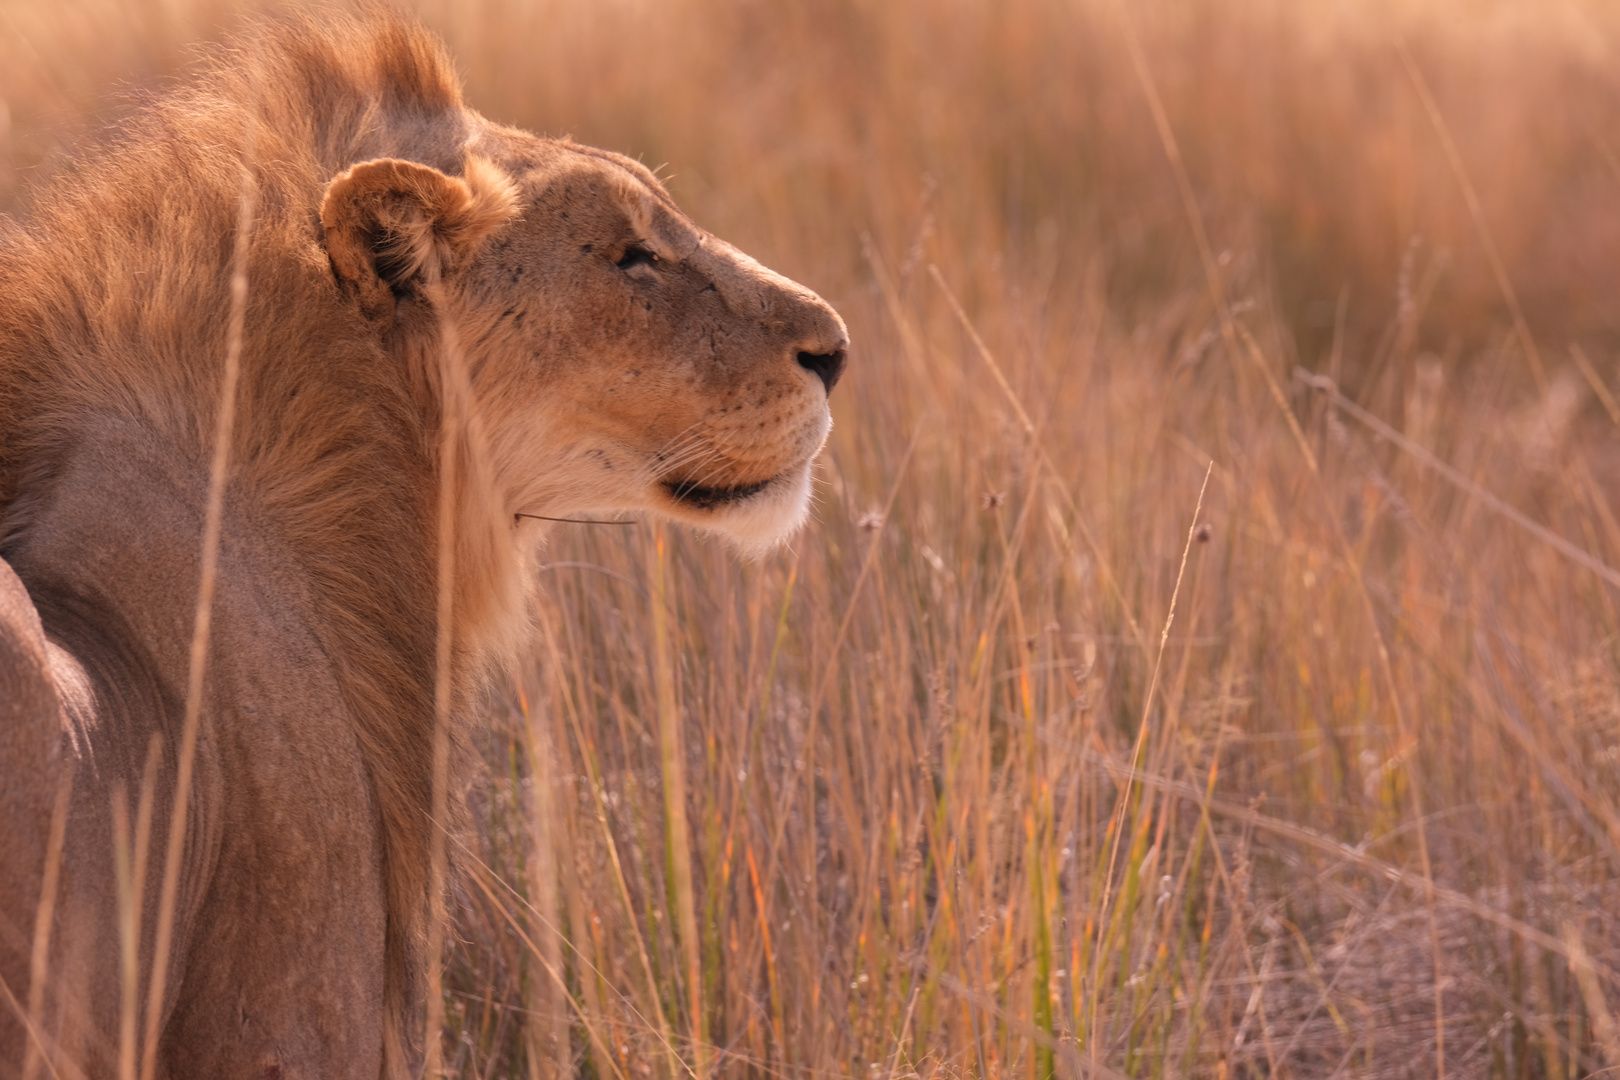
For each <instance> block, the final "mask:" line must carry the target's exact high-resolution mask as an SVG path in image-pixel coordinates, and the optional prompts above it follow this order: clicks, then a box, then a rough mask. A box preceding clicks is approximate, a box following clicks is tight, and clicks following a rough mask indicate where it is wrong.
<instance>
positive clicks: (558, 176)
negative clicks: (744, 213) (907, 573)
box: [458, 144, 848, 555]
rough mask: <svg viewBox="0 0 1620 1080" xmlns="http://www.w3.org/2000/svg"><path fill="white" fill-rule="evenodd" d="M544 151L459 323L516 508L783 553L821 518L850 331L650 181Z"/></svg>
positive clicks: (613, 161)
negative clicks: (625, 522) (660, 524)
mask: <svg viewBox="0 0 1620 1080" xmlns="http://www.w3.org/2000/svg"><path fill="white" fill-rule="evenodd" d="M524 149H525V150H526V151H527V155H526V156H527V157H528V159H529V160H530V161H532V160H533V154H534V147H533V146H526V147H525V148H524ZM546 149H547V150H549V151H550V153H549V154H548V155H547V156H546V157H543V158H542V159H541V164H540V165H538V166H531V167H530V169H529V170H528V171H527V174H526V175H524V174H519V176H518V177H517V182H518V186H519V190H520V192H521V195H520V199H521V203H522V206H523V210H522V213H521V216H520V217H518V218H516V219H515V220H513V221H512V222H511V223H509V224H508V225H507V226H505V227H504V228H503V230H502V231H501V232H500V233H499V234H498V235H497V236H496V237H495V238H494V239H493V240H492V242H491V243H490V244H489V245H488V247H487V249H486V251H485V252H484V253H483V255H482V256H481V257H480V259H479V260H478V262H477V263H476V264H475V265H473V266H472V267H469V269H468V271H467V274H466V278H465V287H464V289H462V290H461V297H462V300H461V303H460V304H459V305H458V306H460V307H461V308H462V310H463V311H464V312H465V313H466V314H465V315H464V317H463V319H461V320H458V321H462V322H464V323H465V324H467V329H466V330H464V331H463V333H462V335H461V336H462V339H463V340H467V341H476V342H478V343H479V344H478V347H477V349H476V351H475V352H474V353H473V354H472V355H470V356H469V361H470V362H471V366H472V369H473V370H474V371H475V372H476V385H475V388H474V393H475V398H476V400H477V404H478V412H479V414H480V416H481V417H482V418H483V422H484V424H485V425H486V430H487V432H488V440H489V447H490V450H491V457H492V461H493V473H494V476H495V478H496V482H497V484H498V486H499V489H500V491H501V492H502V498H503V499H504V500H505V501H506V502H507V503H508V504H509V505H508V509H509V510H510V512H511V513H512V514H513V515H522V514H536V515H544V516H547V517H571V516H599V515H603V514H614V513H624V512H631V513H647V514H652V515H655V516H660V517H664V518H667V519H672V520H676V521H680V522H683V523H685V524H688V525H691V526H694V527H696V528H698V529H700V530H702V531H705V532H709V533H713V534H716V535H719V536H722V537H724V538H726V539H728V540H729V541H730V542H731V543H732V544H733V545H734V546H735V547H737V548H738V549H739V550H740V551H741V552H743V553H745V554H747V555H758V554H760V553H763V552H765V551H767V550H769V549H770V548H772V547H774V546H775V545H777V544H779V543H781V542H782V541H783V540H785V539H786V538H787V537H789V536H791V535H792V534H793V533H794V532H795V531H796V530H798V529H799V527H800V526H802V525H803V523H804V521H805V518H806V516H807V514H808V512H809V506H810V495H811V472H812V468H813V462H814V459H815V457H816V455H817V454H818V453H819V452H820V450H821V448H822V445H823V444H824V443H825V441H826V438H827V435H828V432H829V431H830V430H831V426H832V419H831V414H830V412H829V410H828V404H827V401H828V393H829V391H830V389H831V386H832V384H833V382H834V381H836V379H837V376H838V374H839V371H840V370H841V368H842V363H843V354H844V350H845V349H846V348H847V345H848V337H847V332H846V330H845V328H844V324H843V322H842V321H841V320H840V319H839V317H838V315H837V314H836V313H835V312H834V311H833V309H832V308H831V307H829V306H828V305H827V304H826V303H825V302H823V301H822V300H821V299H820V298H819V297H817V296H816V295H815V294H814V293H812V292H810V291H809V290H808V289H805V288H804V287H803V286H800V285H798V284H796V283H794V282H792V281H790V280H788V279H786V278H784V277H781V276H780V275H777V274H775V273H773V272H772V271H770V270H768V269H766V268H765V267H763V266H760V265H759V264H758V263H757V262H755V261H754V260H752V259H750V258H749V257H748V256H746V255H744V254H742V253H741V252H739V251H737V250H736V249H734V248H732V247H730V246H729V245H727V244H725V243H723V242H721V241H719V240H716V239H715V238H714V237H712V236H709V235H707V234H705V233H703V232H702V231H701V230H699V229H697V228H696V226H694V225H693V224H692V223H691V222H690V221H689V220H687V219H686V218H685V216H684V215H682V214H681V213H680V212H679V211H678V210H677V209H675V207H674V204H673V203H672V202H671V201H670V200H669V197H668V195H667V194H665V193H664V192H663V190H662V188H661V187H659V186H658V185H657V181H656V180H654V179H653V178H652V177H651V175H650V174H648V173H646V170H644V169H641V168H640V166H638V165H636V164H635V163H633V162H629V161H627V160H625V159H622V158H618V157H617V156H612V155H604V154H602V153H600V152H597V151H591V152H588V153H587V152H583V151H581V150H578V149H576V148H573V147H571V146H567V145H560V144H546ZM498 160H499V159H497V162H498ZM514 171H516V170H514ZM513 282H521V283H523V284H524V285H526V286H528V287H527V288H526V289H525V290H524V291H523V296H524V297H526V298H527V299H526V300H525V299H520V300H519V301H517V302H514V301H513V298H512V292H511V289H510V285H511V283H513Z"/></svg>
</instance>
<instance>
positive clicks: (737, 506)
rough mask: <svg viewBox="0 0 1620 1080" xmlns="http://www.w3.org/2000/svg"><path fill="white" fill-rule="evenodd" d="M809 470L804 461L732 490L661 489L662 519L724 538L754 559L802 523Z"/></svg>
mask: <svg viewBox="0 0 1620 1080" xmlns="http://www.w3.org/2000/svg"><path fill="white" fill-rule="evenodd" d="M810 469H811V463H810V462H808V461H806V462H805V463H804V464H802V465H798V466H795V467H794V468H792V469H789V470H787V471H786V472H783V473H778V474H777V475H776V476H774V477H772V478H771V479H769V480H766V481H763V482H761V483H757V484H749V485H747V486H746V487H738V488H704V487H697V486H695V485H690V484H672V485H669V486H668V487H667V488H666V489H665V496H666V499H667V503H668V507H669V509H668V510H667V511H665V513H666V515H667V516H669V517H672V518H674V519H675V520H677V521H680V522H683V523H685V524H687V525H692V526H695V527H696V528H698V529H700V530H702V531H703V532H706V533H710V534H713V535H716V536H720V537H723V538H725V539H726V540H727V541H728V542H729V543H730V544H731V545H732V547H733V548H735V549H736V550H737V552H738V553H739V554H741V555H742V556H744V557H745V558H750V559H757V558H759V557H760V556H763V555H765V554H767V553H769V552H770V551H772V550H773V549H774V548H776V547H778V546H780V545H781V544H782V543H783V542H784V541H785V540H787V539H788V538H789V537H791V536H792V535H793V534H794V533H796V532H798V531H799V529H800V528H801V527H802V526H803V525H804V521H805V518H806V517H808V516H809V514H810Z"/></svg>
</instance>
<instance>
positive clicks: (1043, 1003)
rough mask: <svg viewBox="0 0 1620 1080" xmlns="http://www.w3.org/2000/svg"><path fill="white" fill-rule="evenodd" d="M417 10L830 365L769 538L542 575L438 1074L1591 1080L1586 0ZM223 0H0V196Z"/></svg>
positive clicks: (1596, 373)
mask: <svg viewBox="0 0 1620 1080" xmlns="http://www.w3.org/2000/svg"><path fill="white" fill-rule="evenodd" d="M423 11H424V15H425V17H426V18H427V20H428V21H429V22H430V23H431V24H432V25H433V26H435V27H436V28H438V29H439V30H440V31H441V32H442V33H443V34H444V35H445V36H446V38H447V39H448V40H449V41H450V42H451V45H452V48H453V50H454V51H455V52H456V54H457V55H458V57H459V59H460V62H461V63H462V65H463V67H464V70H465V71H466V74H467V79H468V84H469V99H470V100H471V102H472V103H473V105H474V106H475V107H477V108H479V109H480V110H482V111H483V112H485V113H486V114H488V115H490V116H492V117H494V118H497V119H501V120H506V121H511V122H515V123H519V124H522V125H524V126H527V127H530V128H532V129H535V130H539V131H543V132H548V133H565V132H566V133H572V134H573V135H574V136H575V137H577V138H579V139H580V140H582V141H588V142H592V143H597V144H600V145H604V146H608V147H611V148H614V149H619V150H623V151H626V152H628V153H631V154H634V155H638V156H640V157H641V158H642V159H643V160H645V161H647V162H648V163H649V164H659V165H663V167H664V168H663V172H664V174H665V175H667V176H668V177H669V185H670V188H671V190H672V191H673V192H674V194H675V196H676V198H677V199H678V200H680V201H681V202H682V204H683V205H684V206H685V207H686V208H687V209H688V210H689V211H691V213H692V214H693V216H694V217H696V218H697V220H699V221H700V222H702V223H703V224H705V225H707V226H708V227H710V228H712V229H713V230H714V231H715V232H717V233H718V234H720V235H722V236H724V237H726V238H727V239H729V240H731V241H732V242H734V243H736V244H737V245H738V246H740V247H741V248H743V249H744V250H746V251H749V252H750V253H752V254H754V255H756V256H757V257H759V258H760V259H761V260H762V261H763V262H765V263H766V264H767V265H770V266H772V267H774V268H777V269H779V270H781V271H783V272H784V273H787V274H789V275H791V276H793V277H796V278H798V279H800V280H802V281H804V282H806V283H808V284H810V285H811V286H812V287H814V288H816V289H817V290H818V291H820V292H821V293H822V294H823V295H824V296H826V297H827V298H828V299H829V300H831V301H832V302H833V303H834V304H835V306H837V307H838V308H839V309H840V311H842V313H843V314H844V316H845V318H846V319H847V320H848V322H849V325H850V327H851V331H852V333H853V336H854V340H855V343H856V344H855V348H854V353H853V358H852V363H851V370H850V372H849V374H848V376H847V377H846V380H845V381H844V382H843V383H842V384H841V385H840V386H839V388H838V391H837V393H836V394H835V395H834V398H833V409H834V414H835V416H836V419H837V427H836V430H835V431H834V433H833V437H832V441H831V444H830V446H829V448H828V450H827V452H826V454H825V457H824V464H823V467H822V470H821V473H822V476H821V487H820V496H819V502H818V506H817V510H816V512H815V516H814V520H813V522H812V524H811V525H810V527H809V528H808V529H807V530H806V531H805V532H804V534H803V535H802V536H800V537H799V538H798V539H796V540H795V541H794V542H793V544H792V545H791V547H790V548H788V549H786V550H783V551H781V552H779V553H777V554H774V555H772V556H770V557H768V558H765V559H763V560H761V561H759V562H756V563H750V564H739V563H738V562H737V561H736V560H735V559H734V558H733V557H732V556H731V555H729V554H728V553H726V552H725V551H723V550H720V549H719V548H718V547H717V546H715V545H713V544H710V543H706V542H703V541H702V540H700V539H698V538H695V537H692V536H689V535H685V534H678V533H675V532H673V531H669V532H666V533H663V534H662V535H661V534H660V533H659V532H657V531H655V530H654V529H652V528H651V527H648V526H644V525H643V526H638V527H635V528H629V529H614V528H591V527H585V526H566V527H562V528H564V529H566V530H570V531H567V532H564V533H563V534H561V535H560V537H559V539H558V540H557V541H556V542H555V543H554V544H553V545H552V546H551V547H550V548H549V549H548V552H547V555H546V557H547V559H548V563H547V565H546V569H545V570H544V572H543V574H542V583H543V586H544V587H543V590H542V593H541V595H540V597H539V599H538V606H537V612H538V615H537V618H538V621H539V625H540V627H541V631H542V632H541V634H540V638H539V641H540V644H539V647H538V651H537V654H536V656H535V658H534V663H533V666H532V669H531V670H530V671H529V672H528V673H527V674H526V677H525V678H524V679H523V680H522V683H521V686H519V687H517V688H513V689H512V690H511V691H510V692H503V693H502V695H500V696H499V698H498V699H497V700H496V701H494V702H493V703H492V710H491V711H492V723H491V725H490V727H489V728H488V730H487V734H485V735H484V736H481V738H482V745H483V748H484V753H485V759H486V761H487V763H488V766H489V770H488V776H487V777H486V778H485V780H484V781H483V782H482V783H481V784H480V785H479V787H478V789H477V790H476V791H475V792H474V793H473V803H474V809H475V815H476V818H477V821H478V825H479V831H478V833H477V835H476V836H470V837H468V838H467V839H466V842H465V845H464V847H463V848H462V850H460V852H459V853H458V861H459V863H460V865H461V871H462V872H461V876H460V879H459V880H460V884H459V886H458V894H457V896H458V907H459V922H458V926H457V930H458V935H459V938H460V942H459V944H458V945H457V946H456V948H455V952H454V957H453V961H452V968H451V978H450V980H449V982H450V989H449V990H448V991H447V996H448V1002H447V1016H448V1022H449V1030H448V1031H447V1033H446V1060H447V1062H448V1063H449V1064H450V1065H451V1067H452V1068H453V1070H454V1073H455V1075H457V1076H464V1077H469V1078H470V1077H489V1076H534V1077H550V1076H557V1075H576V1074H578V1075H591V1076H595V1077H599V1078H603V1080H606V1078H608V1077H626V1078H629V1077H640V1076H673V1075H678V1074H679V1075H693V1074H696V1075H700V1076H710V1075H725V1076H784V1077H788V1076H791V1077H805V1078H809V1077H812V1076H824V1075H842V1076H861V1077H868V1078H872V1080H897V1078H902V1077H912V1076H919V1077H953V1076H962V1075H971V1076H981V1075H982V1076H986V1077H1028V1078H1034V1080H1040V1078H1044V1077H1047V1076H1050V1075H1054V1074H1055V1075H1058V1076H1064V1077H1070V1076H1094V1075H1095V1076H1103V1077H1110V1076H1120V1075H1124V1076H1132V1077H1235V1076H1262V1075H1265V1076H1291V1077H1329V1076H1341V1077H1350V1076H1377V1077H1417V1078H1427V1077H1435V1076H1449V1077H1482V1076H1501V1077H1549V1078H1552V1077H1575V1076H1584V1075H1596V1074H1599V1073H1603V1072H1604V1070H1607V1069H1613V1068H1616V1067H1620V1026H1617V1025H1620V1021H1617V1020H1616V1014H1615V1010H1616V1009H1620V925H1617V922H1616V916H1617V914H1620V771H1617V770H1620V636H1617V635H1620V572H1617V571H1616V570H1615V569H1613V567H1616V566H1620V521H1617V517H1620V500H1617V497H1616V494H1617V491H1620V488H1617V483H1620V455H1617V453H1616V446H1617V438H1620V432H1617V430H1616V427H1617V425H1620V406H1617V403H1616V395H1617V394H1620V367H1617V360H1620V352H1617V350H1620V156H1617V155H1620V75H1617V72H1620V63H1617V62H1620V10H1617V9H1616V8H1614V6H1613V5H1610V4H1606V3H1603V2H1600V0H1591V2H1578V0H1569V2H1563V0H1546V2H1537V3H1531V2H1528V0H1525V2H1521V3H1507V2H1496V0H1450V2H1441V0H1433V2H1418V0H1408V2H1402V0H1369V2H1364V3H1360V2H1358V3H1351V2H1348V0H1345V2H1333V0H1323V2H1320V3H1311V4H1299V3H1291V2H1287V0H1176V2H1169V0H1163V2H1160V0H1148V2H1145V3H1140V4H1120V5H1115V4H1112V3H1109V2H1107V0H1063V2H1059V0H1000V2H995V3H992V2H989V0H948V2H947V0H802V2H795V3H774V2H767V0H670V2H666V3H652V2H651V0H602V2H598V3H585V2H580V3H546V2H543V0H536V2H527V3H526V2H524V0H507V2H499V0H466V2H462V0H458V2H456V3H449V2H448V0H446V2H444V3H442V4H430V5H428V6H426V7H425V8H424V9H423ZM234 17H235V13H234V9H230V10H227V9H226V8H224V7H220V6H211V5H209V4H206V3H201V2H193V0H172V2H170V3H168V4H156V3H151V4H143V5H134V4H125V3H114V2H112V0H70V2H64V3H45V2H42V0H5V2H4V3H3V4H0V100H3V106H0V117H5V118H6V119H5V120H4V121H0V207H4V208H7V209H17V208H19V207H21V206H23V205H24V204H25V202H26V195H25V194H24V192H25V191H26V188H27V185H28V184H29V183H30V182H34V181H36V180H40V181H43V179H44V178H48V177H49V176H50V175H51V173H52V172H53V170H56V169H59V168H61V167H63V162H64V160H65V158H64V154H65V153H66V150H65V148H66V147H68V146H70V145H71V143H72V141H73V140H74V139H75V138H77V137H78V136H79V134H81V133H82V132H84V131H86V130H90V129H91V128H93V126H94V124H95V122H96V121H95V117H96V116H97V115H99V114H100V112H101V110H103V109H104V108H105V107H106V103H107V101H108V100H109V98H108V94H109V91H110V90H111V89H113V88H114V87H116V86H119V85H122V86H123V87H125V88H126V89H129V88H133V89H135V90H136V92H137V93H140V92H144V91H145V90H146V89H147V88H149V87H152V86H156V85H158V84H159V79H160V77H161V76H162V75H163V74H165V73H168V72H170V71H173V70H176V69H177V67H178V66H179V65H181V64H182V63H183V58H184V51H183V45H184V44H185V43H186V42H189V41H192V40H195V39H197V38H199V37H206V36H208V35H210V34H214V33H215V32H216V31H217V28H218V27H219V26H221V25H226V24H228V23H229V22H230V20H231V19H232V18H234ZM1155 105H1157V108H1158V109H1160V110H1162V111H1160V112H1159V113H1158V118H1157V120H1156V109H1155ZM1158 121H1162V123H1160V122H1158ZM0 302H3V298H0ZM1335 388H1337V389H1335ZM1341 392H1342V396H1341ZM659 612H662V613H664V614H665V615H667V618H655V615H657V614H658V613H659ZM683 793H684V802H683V804H682V806H681V809H682V810H683V812H684V820H685V823H686V828H685V829H684V830H682V829H679V828H671V823H672V822H679V821H681V819H682V815H681V814H672V813H671V812H670V811H671V809H672V808H673V805H674V803H675V801H677V800H679V799H680V797H681V796H682V794H683ZM677 865H685V866H689V867H690V869H691V875H690V877H691V881H692V883H693V884H692V889H691V891H690V892H687V891H686V890H685V889H683V888H680V887H678V886H679V885H680V881H681V876H680V875H672V874H671V872H670V871H671V868H672V867H675V866H677Z"/></svg>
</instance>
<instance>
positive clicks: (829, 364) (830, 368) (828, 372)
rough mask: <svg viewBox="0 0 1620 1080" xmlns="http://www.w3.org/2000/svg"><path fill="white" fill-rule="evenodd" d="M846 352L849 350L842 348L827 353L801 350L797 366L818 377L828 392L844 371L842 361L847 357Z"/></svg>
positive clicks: (830, 391)
mask: <svg viewBox="0 0 1620 1080" xmlns="http://www.w3.org/2000/svg"><path fill="white" fill-rule="evenodd" d="M848 354H849V350H848V349H843V348H839V349H834V350H833V351H832V352H829V353H812V352H801V353H800V354H799V366H800V367H802V368H804V369H805V370H806V371H809V372H811V373H812V374H814V375H815V376H816V378H818V379H820V380H821V385H822V386H825V387H826V388H827V393H829V394H830V393H832V388H833V384H834V383H836V382H837V381H838V376H840V375H842V374H843V373H844V361H845V360H846V359H847V358H848Z"/></svg>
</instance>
